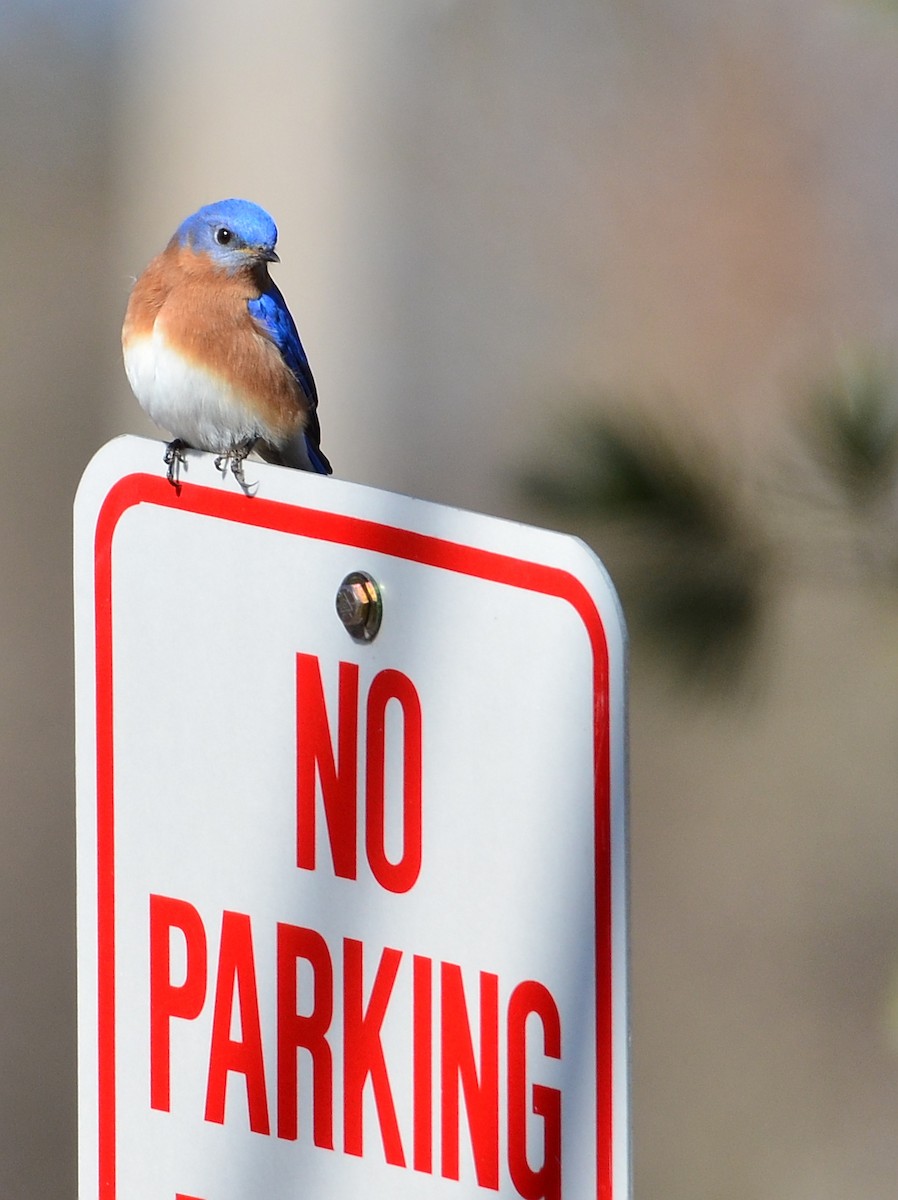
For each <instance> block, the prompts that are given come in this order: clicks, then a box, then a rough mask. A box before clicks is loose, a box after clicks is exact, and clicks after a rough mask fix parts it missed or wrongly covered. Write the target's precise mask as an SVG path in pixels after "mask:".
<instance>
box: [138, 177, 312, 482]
mask: <svg viewBox="0 0 898 1200" xmlns="http://www.w3.org/2000/svg"><path fill="white" fill-rule="evenodd" d="M277 236H278V233H277V226H276V225H275V223H274V221H273V220H272V219H271V217H270V216H269V215H268V213H267V212H265V211H264V209H261V208H259V207H258V205H256V204H251V203H250V202H249V201H248V200H222V201H220V202H219V203H217V204H207V205H206V206H205V208H201V209H199V211H198V212H195V213H194V214H193V216H190V217H188V218H187V219H186V221H184V222H183V224H181V225H180V226H179V227H178V229H177V230H176V232H175V234H174V236H173V237H172V239H171V241H170V242H169V243H168V245H167V246H166V248H165V249H164V250H163V251H162V253H161V254H160V255H158V256H157V257H156V258H154V259H153V261H152V262H151V263H150V264H149V266H148V267H147V268H146V270H145V271H144V273H143V274H142V275H141V276H140V278H139V279H138V280H137V282H136V284H135V285H134V290H133V291H132V293H131V299H130V300H129V302H128V310H127V312H126V313H125V323H124V325H123V326H122V349H123V353H124V358H125V371H126V372H127V375H128V380H129V382H130V384H131V388H132V389H133V391H134V395H135V396H136V397H137V399H138V401H139V402H140V406H141V408H143V410H144V412H146V413H147V415H148V416H149V417H151V418H152V420H153V421H155V422H156V424H157V425H160V426H161V427H162V428H163V429H167V430H169V432H170V433H171V434H172V435H173V438H174V440H173V441H172V442H170V443H169V445H168V446H167V447H166V453H165V462H166V464H167V466H168V478H169V481H170V482H171V483H176V482H177V466H178V463H179V462H182V461H183V458H182V455H181V451H182V449H183V448H184V447H187V446H192V447H193V448H194V449H197V450H210V451H211V452H212V453H213V454H215V455H217V458H216V462H215V465H216V466H217V467H218V469H219V470H220V471H222V472H224V471H226V470H227V466H228V462H230V464H231V470H232V471H233V473H234V475H235V477H236V479H237V481H238V482H239V483H240V484H241V486H243V487H245V486H246V485H245V481H244V478H243V460H244V459H245V458H246V456H247V454H249V453H250V451H251V450H253V449H254V448H255V449H256V450H257V451H258V453H259V454H261V456H262V457H263V458H264V459H266V460H267V461H268V462H274V463H280V464H282V465H283V466H288V467H299V468H300V469H302V470H305V471H317V472H319V474H321V475H330V473H331V465H330V463H329V462H328V461H327V459H326V458H325V456H324V454H323V453H322V451H321V449H320V446H319V441H320V438H321V431H320V428H319V425H318V414H317V408H318V393H317V390H316V388H315V380H314V379H313V378H312V372H311V370H310V368H309V360H308V359H307V358H306V352H305V350H303V347H302V342H301V341H300V340H299V334H298V333H297V331H296V325H295V324H294V321H293V318H292V317H291V315H290V310H289V309H288V308H287V305H286V303H285V302H284V297H283V296H282V295H281V293H280V291H279V290H278V288H277V287H276V286H275V284H274V283H273V282H272V280H271V278H270V276H269V274H268V264H269V263H272V262H280V259H279V258H278V256H277V254H276V253H275V249H274V247H275V243H276V242H277Z"/></svg>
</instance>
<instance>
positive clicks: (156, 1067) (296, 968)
mask: <svg viewBox="0 0 898 1200" xmlns="http://www.w3.org/2000/svg"><path fill="white" fill-rule="evenodd" d="M173 939H178V940H179V941H180V943H181V945H180V947H179V949H180V950H182V951H183V953H182V954H181V955H180V956H179V961H183V962H184V964H185V966H184V969H183V970H182V971H181V972H180V973H179V974H181V975H183V978H181V979H180V981H179V982H175V981H174V980H173V978H172V958H173V954H172V949H173V945H172V944H173ZM149 948H150V1105H151V1107H152V1108H154V1109H157V1110H160V1111H162V1112H169V1111H171V1107H172V1104H171V1076H172V1071H173V1070H177V1062H176V1061H175V1062H173V1054H172V1037H171V1033H172V1024H173V1022H175V1021H184V1022H194V1021H196V1020H197V1018H198V1017H199V1016H200V1015H201V1013H202V1012H203V1011H204V1009H205V1007H206V1005H207V1003H210V1002H211V1012H212V1027H211V1038H210V1041H209V1046H208V1056H207V1058H206V1056H205V1054H204V1061H207V1068H206V1071H205V1080H204V1084H205V1104H204V1108H203V1110H202V1116H203V1118H204V1119H205V1120H206V1121H209V1122H213V1123H217V1124H225V1123H226V1121H227V1123H228V1124H235V1123H238V1122H239V1123H244V1122H245V1123H246V1125H248V1127H249V1129H250V1130H251V1131H252V1132H254V1133H257V1134H262V1135H268V1136H272V1135H275V1136H277V1137H279V1138H282V1139H285V1140H288V1141H295V1140H296V1139H297V1138H298V1137H299V1136H300V1134H301V1133H303V1132H305V1133H306V1135H308V1133H311V1141H312V1143H313V1145H315V1146H317V1147H320V1148H322V1149H326V1150H333V1149H334V1145H335V1136H334V1130H335V1124H338V1125H340V1126H341V1127H342V1147H341V1148H342V1150H343V1152H344V1153H346V1154H351V1155H356V1156H362V1155H363V1154H364V1152H365V1129H364V1114H365V1106H364V1104H363V1099H364V1096H365V1094H366V1093H368V1094H370V1095H371V1096H372V1097H373V1101H374V1111H375V1113H376V1118H377V1126H378V1131H379V1135H380V1142H381V1145H382V1148H383V1156H384V1159H385V1160H386V1162H388V1163H390V1164H392V1165H394V1166H396V1167H411V1168H413V1169H414V1170H416V1171H421V1172H424V1173H427V1174H436V1173H438V1174H439V1175H441V1176H442V1177H443V1178H445V1179H450V1180H458V1179H459V1178H460V1177H461V1176H462V1175H463V1166H462V1162H461V1153H460V1151H461V1144H462V1143H461V1139H462V1136H463V1126H464V1125H467V1131H468V1137H469V1140H470V1147H471V1156H472V1160H473V1172H474V1176H475V1178H476V1182H477V1184H478V1185H479V1186H480V1187H481V1188H486V1189H490V1190H494V1191H498V1190H499V1187H500V1175H501V1171H502V1168H503V1160H504V1166H505V1167H507V1171H508V1177H509V1178H510V1180H511V1182H512V1184H513V1185H514V1187H515V1189H516V1191H517V1193H518V1195H519V1196H521V1197H523V1198H524V1200H560V1196H561V1092H560V1090H559V1089H558V1088H554V1087H550V1086H548V1085H547V1084H546V1083H542V1082H536V1081H535V1080H536V1079H538V1077H539V1075H540V1073H541V1071H546V1070H547V1069H548V1067H547V1062H546V1060H551V1059H554V1060H559V1059H560V1058H561V1022H560V1017H559V1013H558V1007H557V1005H556V1003H555V1001H554V999H553V997H552V995H551V993H550V991H549V990H548V988H546V987H545V986H544V985H543V984H541V983H538V982H536V981H534V980H525V981H524V982H522V983H518V984H517V985H516V986H515V987H513V988H512V989H511V992H510V995H509V999H508V1001H507V1003H500V995H502V994H504V992H503V988H502V987H501V986H500V980H499V978H498V976H496V975H494V974H491V973H489V972H486V971H481V972H479V973H478V977H477V982H476V984H475V985H474V986H473V987H472V985H471V981H470V979H466V978H465V976H464V974H463V972H462V969H461V967H459V966H457V965H456V964H454V963H446V962H441V963H434V962H433V960H432V959H430V958H428V957H426V956H423V955H407V954H405V953H404V952H403V951H401V950H397V949H393V948H391V947H385V948H383V949H382V950H381V951H380V952H379V954H378V953H377V952H375V953H374V955H373V956H372V954H371V951H370V950H369V949H368V948H366V947H365V945H364V944H363V943H362V942H361V941H358V940H357V939H354V938H343V939H342V945H341V946H340V947H339V949H338V950H337V952H336V953H335V950H334V949H332V948H331V947H330V946H329V945H328V943H327V941H326V940H325V939H324V938H323V937H322V936H321V934H320V933H318V932H316V931H315V930H312V929H308V928H305V927H303V926H299V925H291V924H285V923H281V924H278V925H277V929H276V971H277V1011H276V1014H274V1015H275V1027H276V1037H275V1038H274V1039H273V1045H272V1046H271V1047H266V1046H265V1045H264V1043H263V1032H262V1030H263V1015H264V1014H263V1013H262V1011H261V1010H260V1004H259V991H258V989H257V986H256V977H257V973H256V949H255V939H254V932H253V928H252V923H251V920H250V917H249V916H248V915H246V914H243V913H236V912H229V911H225V912H224V913H223V914H222V917H221V930H220V935H219V940H218V949H217V955H216V953H215V950H214V946H213V945H212V944H210V939H209V937H208V935H207V931H206V923H205V922H204V921H203V919H202V917H201V916H200V913H199V912H198V910H197V909H196V908H195V907H194V906H193V905H192V904H189V903H188V902H187V901H184V900H177V899H172V898H171V897H168V896H159V895H153V896H150V938H149ZM309 978H311V984H310V985H307V986H306V988H305V991H303V990H302V989H301V988H300V985H299V981H300V980H301V979H302V980H308V979H309ZM366 979H367V980H368V981H369V982H368V983H367V984H366V982H365V981H366ZM213 980H214V984H213V983H211V981H213ZM403 999H404V1000H405V1001H406V1002H407V1003H406V1004H405V1007H404V1009H403V1011H408V1012H410V1014H411V1024H412V1028H411V1029H408V1030H407V1031H406V1032H405V1034H404V1037H403V1045H404V1046H405V1051H406V1059H405V1060H404V1062H403V1064H401V1065H400V1066H399V1067H398V1068H397V1067H396V1065H395V1063H393V1062H391V1060H390V1052H389V1051H390V1047H391V1046H392V1047H394V1048H395V1044H396V1043H395V1040H393V1041H391V1042H389V1044H387V1042H385V1039H384V1026H385V1023H386V1022H387V1021H388V1020H389V1017H390V1014H391V1008H392V1006H394V1005H396V1006H397V1007H402V1000H403ZM475 1005H476V1011H477V1014H478V1015H477V1017H476V1019H472V1016H471V1012H472V1010H473V1008H474V1006H475ZM338 1011H342V1021H341V1020H340V1019H339V1018H338V1019H336V1020H335V1014H337V1013H338ZM236 1028H239V1036H235V1034H234V1030H235V1029H236ZM528 1028H529V1030H530V1036H529V1037H528ZM534 1028H535V1029H537V1030H538V1031H539V1034H540V1036H539V1037H538V1038H537V1039H536V1042H535V1041H534V1038H533V1036H532V1033H533V1030H534ZM539 1042H541V1048H542V1049H541V1053H540V1054H538V1055H537V1054H535V1053H532V1051H533V1047H534V1045H535V1044H536V1043H539ZM503 1043H504V1051H505V1052H504V1054H501V1055H500V1046H501V1045H502V1044H503ZM528 1048H529V1051H530V1052H531V1053H529V1054H528ZM266 1049H267V1050H268V1056H269V1059H270V1058H275V1059H276V1070H275V1071H274V1072H272V1075H273V1079H274V1085H275V1094H274V1096H273V1097H271V1100H272V1103H271V1104H270V1105H269V1086H270V1080H269V1065H268V1062H267V1059H266V1053H265V1051H266ZM335 1051H337V1053H336V1054H335ZM409 1056H410V1067H411V1076H412V1103H411V1110H410V1111H409V1112H407V1113H404V1112H402V1111H401V1109H400V1106H398V1105H397V1099H396V1093H395V1090H394V1080H395V1079H397V1078H398V1077H399V1071H401V1070H403V1069H406V1061H407V1060H408V1058H409ZM335 1059H336V1061H337V1062H338V1063H342V1066H339V1067H335ZM500 1061H502V1063H503V1065H504V1070H500ZM301 1071H309V1072H310V1079H309V1084H310V1094H311V1113H307V1114H301V1113H300V1111H299V1098H298V1097H299V1090H300V1089H299V1078H300V1072H301ZM391 1072H392V1073H391ZM435 1088H436V1090H435ZM369 1089H370V1091H369ZM501 1104H504V1106H505V1118H506V1119H505V1121H504V1122H502V1121H500V1105H501ZM435 1110H437V1111H435ZM238 1114H239V1115H238ZM272 1115H273V1118H274V1120H273V1121H272V1119H271V1118H272ZM369 1115H370V1110H369ZM534 1118H536V1119H534ZM435 1128H437V1129H438V1130H439V1147H440V1149H439V1160H438V1161H435V1157H436V1156H435V1154H434V1132H435Z"/></svg>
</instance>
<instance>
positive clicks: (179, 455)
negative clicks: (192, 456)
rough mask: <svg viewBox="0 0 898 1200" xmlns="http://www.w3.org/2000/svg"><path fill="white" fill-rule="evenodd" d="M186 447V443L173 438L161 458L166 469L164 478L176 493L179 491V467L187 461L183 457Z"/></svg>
mask: <svg viewBox="0 0 898 1200" xmlns="http://www.w3.org/2000/svg"><path fill="white" fill-rule="evenodd" d="M186 447H187V443H186V442H183V441H182V440H181V439H180V438H174V439H173V440H172V441H170V442H169V443H168V445H167V446H166V447H165V454H164V455H163V456H162V461H163V462H164V463H165V465H166V467H167V468H168V470H167V471H166V472H165V478H166V479H167V480H168V482H169V483H170V484H171V485H172V487H173V488H174V489H175V491H177V492H180V490H181V467H182V466H185V465H186V463H187V459H186V458H185V457H184V450H185V449H186Z"/></svg>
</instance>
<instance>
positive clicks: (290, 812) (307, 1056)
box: [75, 438, 630, 1200]
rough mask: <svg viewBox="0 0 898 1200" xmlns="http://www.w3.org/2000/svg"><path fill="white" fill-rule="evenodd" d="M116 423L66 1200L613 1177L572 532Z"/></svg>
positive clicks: (619, 1009)
mask: <svg viewBox="0 0 898 1200" xmlns="http://www.w3.org/2000/svg"><path fill="white" fill-rule="evenodd" d="M160 462H161V452H160V447H159V444H158V443H156V442H148V441H144V440H141V439H137V438H120V439H117V440H116V441H114V442H111V443H110V444H109V445H108V446H106V447H105V448H104V449H103V450H101V451H100V452H99V454H98V455H97V456H96V458H95V459H94V460H93V462H92V463H91V464H90V465H89V467H88V468H87V471H86V472H85V475H84V478H83V480H82V483H81V487H80V489H79V493H78V498H77V501H76V506H75V595H76V693H77V759H78V767H77V782H78V871H79V883H78V964H79V984H78V998H79V1056H80V1069H79V1108H80V1135H79V1136H80V1192H79V1194H80V1197H81V1200H95V1198H96V1197H99V1198H100V1200H179V1198H180V1200H247V1197H259V1196H264V1197H266V1200H287V1198H288V1197H290V1198H293V1197H297V1196H301V1197H303V1200H331V1198H336V1197H346V1198H347V1200H348V1198H350V1197H351V1198H353V1200H355V1198H357V1197H365V1198H367V1200H374V1198H383V1200H387V1198H389V1200H402V1198H403V1197H409V1198H411V1197H415V1198H416V1200H417V1198H420V1197H429V1196H433V1197H439V1198H444V1200H451V1198H453V1197H458V1198H460V1200H462V1198H464V1200H473V1198H474V1197H480V1196H485V1195H489V1194H495V1195H498V1196H500V1197H509V1198H511V1197H522V1198H524V1200H541V1198H546V1200H560V1198H561V1197H562V1196H565V1197H575V1196H576V1197H583V1198H586V1197H595V1198H596V1200H626V1198H627V1196H628V1195H629V1173H630V1167H629V1133H628V1094H627V1061H628V1049H627V964H626V938H627V931H626V877H625V872H626V829H625V821H626V815H625V801H626V779H625V772H626V747H625V736H626V733H625V723H626V713H625V661H624V657H625V646H624V633H623V628H622V623H621V619H620V615H619V610H618V606H617V602H616V599H615V596H614V593H613V590H612V588H611V585H610V583H609V582H608V579H607V576H606V575H605V572H604V570H603V569H602V567H601V565H600V564H599V563H598V561H597V560H596V559H595V557H594V556H593V555H592V554H591V553H590V551H589V550H588V549H587V548H586V547H585V546H584V545H583V544H582V543H580V542H578V541H577V540H576V539H573V538H570V537H565V536H562V535H559V534H555V533H551V532H548V531H545V530H541V529H533V528H528V527H525V526H521V525H516V524H513V523H511V522H506V521H500V520H497V519H493V518H487V517H483V516H478V515H475V514H471V513H466V512H461V511H457V510H453V509H448V508H445V507H441V506H438V505H433V504H428V503H424V502H422V501H417V500H412V499H410V498H408V497H402V496H396V495H391V494H389V493H385V492H381V491H376V490H374V489H370V488H364V487H360V486H357V485H354V484H349V483H344V482H341V481H338V480H333V479H324V478H321V477H317V476H311V475H307V474H303V473H302V472H294V471H286V470H282V469H279V468H274V467H269V466H266V465H264V464H253V469H254V472H255V474H256V476H257V481H258V488H257V491H256V494H255V495H252V496H247V495H244V494H243V493H242V492H241V491H240V490H239V489H237V487H236V485H234V484H233V482H232V481H231V480H222V479H221V477H220V476H219V475H218V473H217V472H216V471H215V470H214V468H213V465H212V459H211V457H210V456H206V455H195V454H190V455H189V457H188V463H187V468H186V472H185V473H184V475H183V476H182V483H181V486H180V488H179V489H178V490H176V489H175V488H174V487H172V486H171V485H170V484H169V483H168V482H167V481H166V479H165V476H164V473H163V471H162V469H161V466H160Z"/></svg>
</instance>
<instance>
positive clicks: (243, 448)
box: [215, 438, 259, 496]
mask: <svg viewBox="0 0 898 1200" xmlns="http://www.w3.org/2000/svg"><path fill="white" fill-rule="evenodd" d="M255 444H256V439H255V438H249V439H247V440H246V441H245V442H240V443H239V444H238V445H236V446H231V448H230V449H229V450H227V451H226V452H225V453H224V454H219V455H218V456H217V457H216V459H215V469H216V471H220V472H221V473H222V475H224V474H226V473H227V469H228V463H230V465H231V474H232V475H233V476H234V478H235V479H236V480H237V483H238V484H239V485H240V487H241V489H242V490H243V491H244V492H245V493H246V495H247V496H252V495H254V494H255V491H256V488H257V487H258V486H259V485H258V483H247V482H246V476H245V475H244V474H243V463H244V460H245V459H246V456H247V455H248V454H249V453H250V451H251V450H252V448H253V446H255Z"/></svg>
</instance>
